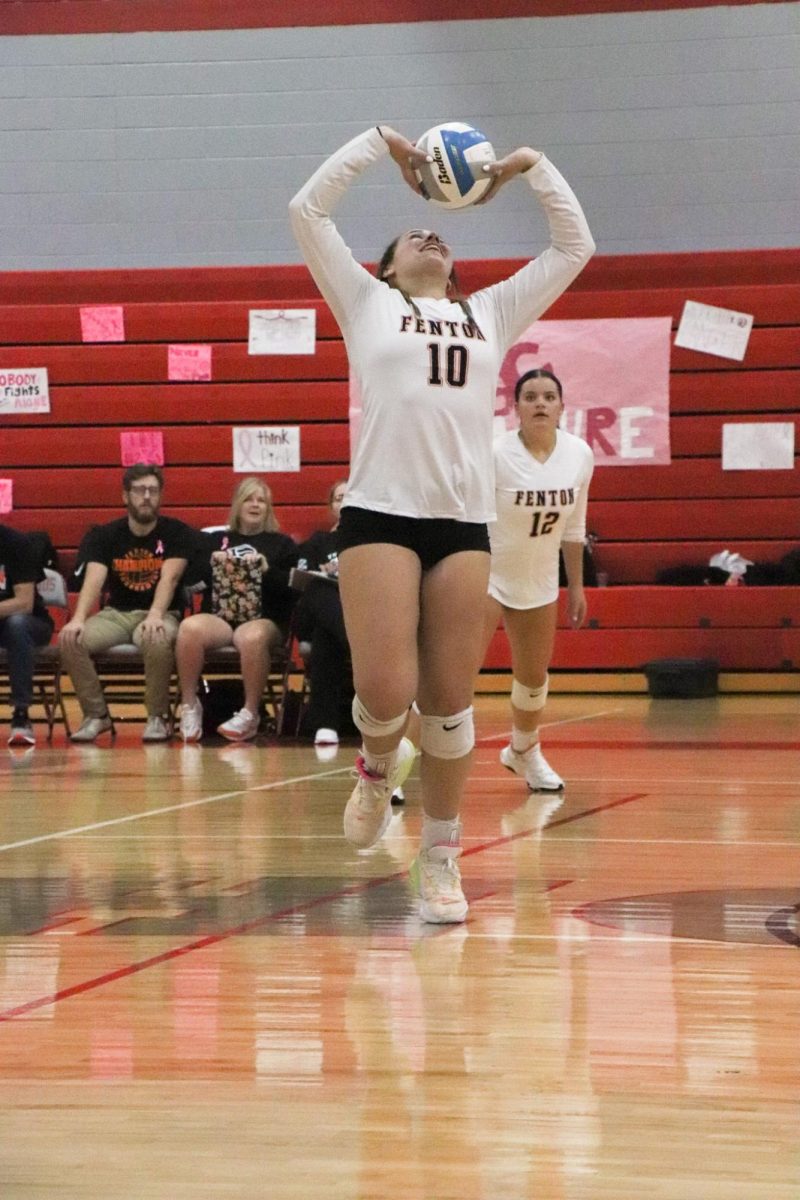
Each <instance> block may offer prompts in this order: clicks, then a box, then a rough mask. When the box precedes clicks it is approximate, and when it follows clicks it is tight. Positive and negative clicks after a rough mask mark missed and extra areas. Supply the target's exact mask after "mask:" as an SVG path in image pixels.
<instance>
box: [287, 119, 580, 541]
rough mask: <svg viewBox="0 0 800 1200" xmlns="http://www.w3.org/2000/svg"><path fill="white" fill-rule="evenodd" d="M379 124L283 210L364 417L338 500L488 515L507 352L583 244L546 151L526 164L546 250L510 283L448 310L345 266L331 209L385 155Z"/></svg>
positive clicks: (574, 263) (475, 517) (419, 512)
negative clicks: (410, 298) (343, 350)
mask: <svg viewBox="0 0 800 1200" xmlns="http://www.w3.org/2000/svg"><path fill="white" fill-rule="evenodd" d="M387 153H388V147H387V145H386V143H385V142H384V140H383V138H382V137H381V135H380V133H378V131H377V129H372V130H369V131H368V132H367V133H362V134H360V135H359V136H358V137H356V138H354V139H353V140H352V141H351V142H349V143H348V144H347V145H346V146H344V147H342V149H341V150H339V151H337V153H336V154H334V155H333V156H332V157H331V158H329V159H328V160H327V162H325V163H324V164H323V165H322V166H321V167H320V168H319V170H318V171H317V172H316V173H315V174H314V175H313V176H312V177H311V179H310V180H309V181H308V183H307V184H306V185H305V186H304V187H303V188H301V190H300V191H299V192H298V193H297V195H296V196H295V197H294V199H293V200H292V202H291V205H290V215H291V220H292V227H293V229H294V233H295V237H296V238H297V241H298V243H299V245H300V248H301V250H302V251H303V255H304V257H305V260H306V263H307V264H308V267H309V270H310V271H311V274H312V275H313V277H314V280H315V281H316V283H317V286H318V287H319V290H320V291H321V293H322V295H323V296H324V297H325V300H326V301H327V302H328V304H329V306H330V308H331V310H332V312H333V314H334V316H335V317H336V320H337V322H338V324H339V327H340V329H341V331H342V335H343V337H344V341H345V345H346V347H347V353H348V358H349V361H350V372H351V375H352V377H353V381H354V384H355V386H356V387H357V389H358V392H359V394H360V399H361V405H362V423H361V429H360V431H359V436H358V441H357V446H356V449H355V452H354V455H353V462H352V464H351V467H350V478H349V485H348V489H347V494H346V496H345V500H344V506H356V507H359V508H366V509H372V510H375V511H377V512H386V513H394V514H396V515H398V516H408V517H449V518H454V519H456V520H460V521H475V522H484V521H489V520H491V519H492V518H493V517H494V473H493V469H492V434H493V429H492V417H493V410H494V397H495V390H496V387H497V379H498V375H499V372H500V365H501V363H502V360H503V357H504V356H505V353H506V351H507V350H508V348H509V346H511V345H512V344H513V342H514V341H516V339H517V338H518V337H519V336H520V334H521V333H522V332H523V331H524V330H525V329H526V328H527V327H528V326H529V325H530V324H531V322H532V321H534V320H536V318H537V317H539V316H540V315H541V314H542V313H543V312H544V310H545V309H546V308H547V307H548V306H549V305H550V304H552V302H553V301H554V300H555V299H556V298H557V297H558V296H560V295H561V293H562V292H563V291H564V289H565V288H566V287H567V286H568V284H569V283H570V282H571V280H572V279H574V278H575V276H576V275H577V274H578V272H579V271H580V270H581V268H582V267H583V265H584V263H585V262H586V261H587V259H588V258H589V257H590V256H591V254H592V252H593V250H594V243H593V241H592V237H591V234H590V232H589V228H588V226H587V224H586V219H585V217H584V215H583V212H582V211H581V207H580V205H579V204H578V201H577V199H576V198H575V196H574V195H573V193H572V190H571V189H570V187H569V185H568V184H567V183H566V182H565V180H564V179H562V177H561V175H560V174H559V173H558V171H557V170H556V169H555V167H553V166H552V165H551V164H550V163H549V162H547V160H546V159H545V158H542V159H541V160H540V162H538V163H537V164H536V166H535V167H532V168H531V169H530V170H529V171H527V172H525V176H524V178H525V179H526V180H527V181H528V183H529V185H530V187H531V188H532V190H533V192H534V194H535V195H536V196H537V197H538V199H539V200H540V202H541V204H542V205H543V207H544V209H545V212H546V214H547V218H548V221H549V225H550V236H551V243H552V244H551V245H550V247H549V248H548V249H547V250H545V251H544V253H543V254H541V255H540V256H539V257H538V258H537V259H536V260H535V261H534V262H531V263H528V264H527V265H526V266H524V267H523V268H522V269H521V270H520V271H518V272H517V273H516V274H515V275H512V276H511V278H510V279H506V280H504V281H503V282H501V283H498V284H494V285H493V286H492V287H488V288H484V289H483V290H481V291H479V292H476V293H475V294H474V295H473V296H472V297H470V305H471V308H472V311H473V314H474V316H475V320H476V322H477V325H478V331H475V330H474V329H473V328H471V327H470V326H469V324H468V322H467V318H466V314H465V313H464V310H463V309H462V308H461V306H460V305H459V304H454V303H453V302H452V301H450V300H433V299H430V298H427V297H418V298H415V303H416V305H417V308H418V310H419V314H420V315H419V316H417V315H416V314H415V313H414V312H413V310H412V309H411V307H410V306H409V304H408V302H407V301H406V300H404V299H403V296H402V295H401V293H400V292H399V291H398V290H397V289H396V288H391V287H389V286H388V284H386V283H384V282H382V281H380V280H378V279H376V278H375V276H373V275H371V274H370V273H369V272H368V271H367V270H366V269H365V268H364V267H362V266H360V264H359V263H357V262H356V261H355V259H354V258H353V256H352V254H351V252H350V250H349V249H348V247H347V246H346V245H345V243H344V241H343V240H342V238H341V236H340V234H339V233H338V231H337V229H336V227H335V225H334V224H333V221H332V220H331V217H330V213H331V211H332V209H333V207H334V206H335V204H336V202H337V201H338V200H339V199H341V197H342V196H343V195H344V193H345V191H346V190H347V188H348V187H349V185H350V184H351V183H352V182H353V180H354V179H355V178H356V177H357V176H358V175H360V174H361V173H362V171H364V170H365V169H366V168H367V167H368V166H370V165H371V164H372V163H374V162H376V161H377V160H378V159H380V158H383V157H384V155H386V154H387Z"/></svg>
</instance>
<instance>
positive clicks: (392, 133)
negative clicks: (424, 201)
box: [378, 125, 430, 196]
mask: <svg viewBox="0 0 800 1200" xmlns="http://www.w3.org/2000/svg"><path fill="white" fill-rule="evenodd" d="M378 128H379V129H380V131H381V137H382V138H383V140H384V141H385V142H386V145H387V146H388V147H389V153H390V154H391V156H392V158H393V159H394V161H395V162H396V163H397V165H398V167H399V168H400V174H401V175H402V176H403V179H405V181H406V183H407V184H408V186H409V187H410V188H411V190H412V192H416V193H417V195H418V196H421V195H422V194H423V193H422V188H421V187H420V186H419V180H418V179H417V177H416V175H415V174H414V167H415V166H419V165H420V164H421V163H424V162H430V156H429V155H428V154H426V153H425V152H424V151H423V150H418V149H417V147H416V146H415V145H414V143H413V142H410V141H409V140H408V138H405V137H403V135H402V133H398V132H397V130H396V129H391V128H390V127H389V126H388V125H379V126H378Z"/></svg>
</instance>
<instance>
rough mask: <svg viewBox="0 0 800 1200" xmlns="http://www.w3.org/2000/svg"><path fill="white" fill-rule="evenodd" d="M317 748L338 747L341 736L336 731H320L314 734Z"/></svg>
mask: <svg viewBox="0 0 800 1200" xmlns="http://www.w3.org/2000/svg"><path fill="white" fill-rule="evenodd" d="M314 745H315V746H338V745H339V735H338V733H337V732H336V730H335V729H318V730H317V732H316V733H315V734H314Z"/></svg>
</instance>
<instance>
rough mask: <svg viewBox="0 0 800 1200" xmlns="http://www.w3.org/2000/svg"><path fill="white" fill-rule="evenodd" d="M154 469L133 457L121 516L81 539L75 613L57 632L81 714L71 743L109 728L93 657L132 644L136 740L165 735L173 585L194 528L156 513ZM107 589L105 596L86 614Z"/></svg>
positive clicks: (157, 474) (174, 627)
mask: <svg viewBox="0 0 800 1200" xmlns="http://www.w3.org/2000/svg"><path fill="white" fill-rule="evenodd" d="M163 486H164V477H163V474H162V471H161V468H160V467H155V466H150V465H148V464H145V463H137V464H136V465H135V466H133V467H129V468H128V470H127V471H126V472H125V474H124V476H123V479H122V498H123V500H124V502H125V506H126V509H127V515H126V516H124V517H120V518H119V519H118V520H116V521H110V522H109V523H108V524H107V525H98V526H96V527H95V528H94V529H93V530H92V531H91V532H90V535H89V537H88V538H87V539H86V566H85V569H84V571H83V585H82V587H81V591H80V595H79V596H78V602H77V604H76V606H75V613H74V616H73V617H72V620H71V621H69V622H68V623H67V624H66V625H65V626H64V628H63V629H62V630H61V634H60V642H61V655H62V660H63V662H64V665H65V667H66V669H67V671H68V672H69V675H70V678H71V679H72V684H73V687H74V688H75V694H76V696H77V697H78V702H79V704H80V706H81V710H82V712H83V721H82V723H81V726H80V728H79V729H77V730H76V731H75V733H73V734H72V741H73V742H93V741H94V740H95V739H96V738H97V737H98V736H99V735H100V734H101V733H105V732H107V731H108V730H110V729H111V728H112V725H111V718H110V716H109V714H108V709H107V708H106V702H105V697H104V695H103V689H102V686H101V684H100V680H99V678H98V675H97V671H96V669H95V665H94V662H93V661H92V655H94V654H98V653H101V652H102V651H104V650H109V649H110V648H111V647H112V646H120V645H125V644H127V643H133V645H135V646H139V647H140V648H141V651H142V657H143V659H144V675H145V705H146V707H147V723H146V724H145V727H144V733H143V734H142V740H143V741H145V742H163V741H166V740H167V738H168V737H169V736H170V727H169V711H170V698H169V684H170V679H171V677H172V671H173V668H174V663H175V659H174V645H175V639H176V637H177V636H178V623H179V621H180V615H181V614H180V607H181V606H180V605H179V604H176V603H175V602H174V597H175V590H176V588H177V586H178V584H179V582H180V580H181V577H182V576H183V573H184V571H185V570H186V566H187V563H188V560H189V558H190V557H191V555H192V553H193V546H194V544H195V541H196V538H197V534H196V532H195V531H194V530H193V529H191V528H190V527H189V526H188V525H186V524H185V523H184V522H183V521H177V520H175V519H174V518H173V517H163V516H161V514H160V505H161V493H162V489H163ZM106 591H107V602H106V604H105V606H104V607H101V609H100V611H99V612H97V613H95V614H94V615H93V616H90V613H91V612H92V610H93V609H94V608H95V607H96V606H97V605H98V604H100V602H101V598H102V596H103V594H104V592H106Z"/></svg>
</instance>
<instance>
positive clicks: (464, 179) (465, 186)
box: [414, 121, 495, 209]
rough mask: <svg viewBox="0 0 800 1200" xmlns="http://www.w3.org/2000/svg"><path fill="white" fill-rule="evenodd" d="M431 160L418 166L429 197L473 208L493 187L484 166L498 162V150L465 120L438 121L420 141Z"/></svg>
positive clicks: (439, 203)
mask: <svg viewBox="0 0 800 1200" xmlns="http://www.w3.org/2000/svg"><path fill="white" fill-rule="evenodd" d="M417 148H418V149H419V150H424V151H425V153H426V154H428V155H430V157H431V160H432V161H431V162H429V163H423V164H422V165H421V166H417V167H415V168H414V170H415V174H416V176H417V179H418V181H419V185H420V188H421V189H422V193H423V195H424V197H425V199H426V200H428V201H430V203H431V204H435V205H437V206H438V207H440V208H449V209H459V208H469V206H470V205H471V204H475V202H476V201H477V200H480V199H481V197H482V196H484V195H485V194H486V192H487V191H488V189H489V188H490V187H491V183H492V179H491V176H489V175H487V174H486V173H485V172H484V170H483V168H484V166H485V164H486V163H490V162H494V158H495V155H494V150H493V149H492V144H491V142H490V141H489V140H488V138H487V137H486V135H485V134H483V133H481V131H480V130H479V129H475V128H474V127H473V126H472V125H467V124H465V123H464V122H463V121H446V122H444V123H443V124H441V125H435V126H434V127H433V128H432V129H429V130H428V131H427V132H426V133H423V135H422V137H421V138H420V139H419V141H418V142H417Z"/></svg>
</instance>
